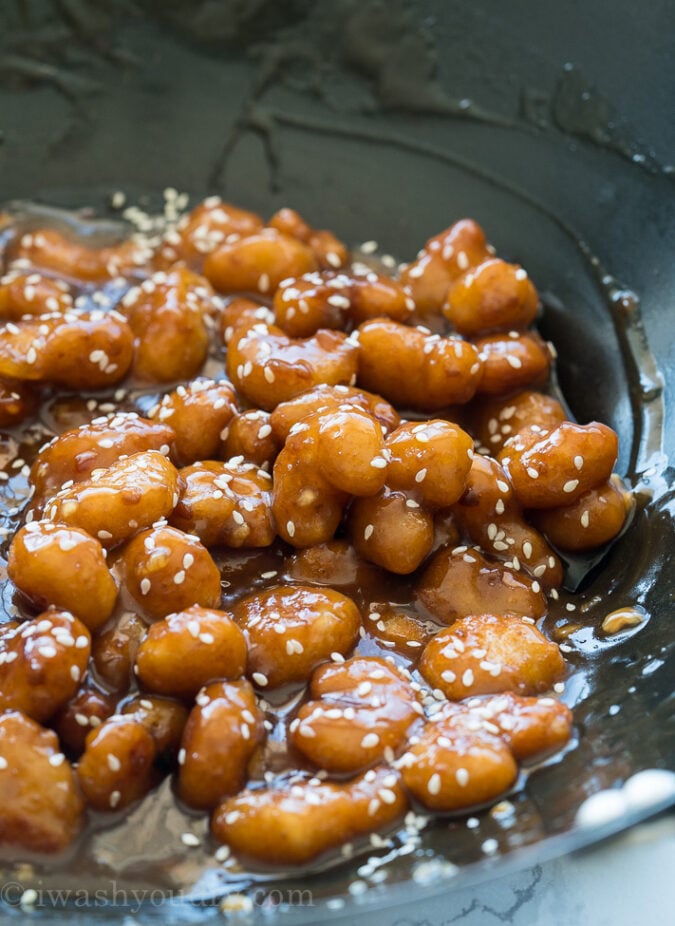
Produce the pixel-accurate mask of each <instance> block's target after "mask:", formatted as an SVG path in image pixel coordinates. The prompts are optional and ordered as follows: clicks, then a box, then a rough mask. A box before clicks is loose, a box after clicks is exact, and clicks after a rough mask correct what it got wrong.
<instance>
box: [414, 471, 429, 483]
mask: <svg viewBox="0 0 675 926" xmlns="http://www.w3.org/2000/svg"><path fill="white" fill-rule="evenodd" d="M426 476H427V470H426V468H423V469H421V470H419V471H418V472H417V473H416V475H415V482H424V480H425V479H426Z"/></svg>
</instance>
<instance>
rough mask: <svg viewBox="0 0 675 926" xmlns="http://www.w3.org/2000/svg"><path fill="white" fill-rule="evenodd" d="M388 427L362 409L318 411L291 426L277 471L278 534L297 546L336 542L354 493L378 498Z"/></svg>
mask: <svg viewBox="0 0 675 926" xmlns="http://www.w3.org/2000/svg"><path fill="white" fill-rule="evenodd" d="M383 449H384V438H383V435H382V428H381V426H380V424H379V422H377V421H376V420H375V419H374V418H373V417H372V416H371V415H369V414H368V413H366V412H364V411H361V409H360V408H358V407H356V406H349V405H347V406H344V407H340V409H338V410H337V411H334V412H331V411H328V412H325V413H323V412H315V413H314V414H312V415H310V416H308V417H307V418H304V419H303V420H302V421H300V423H299V424H297V425H294V427H293V428H291V433H290V434H289V436H288V438H287V440H286V443H285V444H284V447H283V450H282V451H281V453H280V454H279V456H278V457H277V459H276V461H275V464H274V471H273V483H274V489H273V501H272V512H273V514H274V518H275V520H276V525H277V532H278V534H279V536H280V537H282V538H283V539H284V540H285V541H286V542H287V543H290V544H292V545H293V546H295V547H305V546H312V545H314V544H317V543H323V542H324V541H326V540H330V539H331V538H332V537H333V535H334V533H335V531H336V529H337V527H338V525H339V523H340V520H341V518H342V513H343V509H344V507H345V504H346V503H347V500H348V498H349V496H350V495H358V496H361V495H374V494H375V493H376V492H378V491H379V489H381V488H382V486H383V485H384V481H385V478H386V467H387V462H386V460H385V458H384V456H383V455H382V451H383Z"/></svg>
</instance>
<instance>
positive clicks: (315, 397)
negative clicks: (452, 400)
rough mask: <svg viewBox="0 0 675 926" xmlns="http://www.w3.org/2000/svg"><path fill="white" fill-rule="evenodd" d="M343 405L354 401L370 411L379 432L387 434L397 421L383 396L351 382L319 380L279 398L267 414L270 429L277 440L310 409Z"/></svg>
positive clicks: (363, 409)
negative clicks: (340, 383) (289, 396)
mask: <svg viewBox="0 0 675 926" xmlns="http://www.w3.org/2000/svg"><path fill="white" fill-rule="evenodd" d="M345 405H354V406H356V407H357V408H360V409H361V410H362V411H364V412H367V413H368V414H370V415H372V416H373V418H375V419H376V420H377V421H379V423H380V425H381V426H382V432H383V434H385V435H386V434H388V433H389V432H390V431H393V430H394V428H396V427H398V425H399V424H400V423H401V419H400V416H399V414H398V412H397V411H396V409H395V408H394V406H393V405H390V404H389V402H387V401H386V400H385V399H383V398H382V397H381V396H379V395H374V394H373V393H372V392H366V391H365V390H364V389H354V388H353V387H352V386H327V385H324V384H320V385H318V386H314V387H313V388H312V389H308V390H307V392H303V393H301V394H300V395H298V396H296V397H295V398H294V399H289V400H288V401H287V402H280V403H279V405H277V407H276V408H275V409H274V411H273V412H272V414H271V415H270V424H271V425H272V433H273V434H274V436H275V437H276V438H277V439H278V440H279V441H281V442H283V441H285V440H286V438H287V437H288V435H289V434H290V433H291V428H292V427H293V426H294V425H296V424H300V422H301V421H303V420H304V419H305V418H307V417H308V416H309V415H311V414H312V413H313V412H328V411H337V410H338V409H341V408H342V406H345Z"/></svg>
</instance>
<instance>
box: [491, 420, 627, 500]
mask: <svg viewBox="0 0 675 926" xmlns="http://www.w3.org/2000/svg"><path fill="white" fill-rule="evenodd" d="M617 452H618V438H617V435H616V433H615V432H614V431H613V430H612V429H611V428H609V427H607V425H606V424H600V423H599V422H597V421H592V422H591V423H590V424H575V423H574V422H572V421H563V422H562V424H559V425H558V426H557V427H555V428H554V429H553V430H552V431H548V432H547V431H541V430H540V429H539V428H537V427H536V426H535V427H534V428H528V429H526V430H523V431H520V432H519V433H518V434H517V435H516V436H515V437H513V438H511V439H509V440H508V441H507V442H506V444H505V445H504V449H503V450H502V452H501V453H500V455H499V460H500V462H501V464H502V465H503V466H504V468H505V469H506V471H507V473H508V474H509V476H510V478H511V483H512V485H513V488H514V490H515V493H516V495H517V496H518V499H519V501H520V503H521V504H522V505H523V507H524V508H558V507H559V506H561V505H571V504H572V503H573V502H576V501H577V500H578V499H579V498H580V497H581V496H582V495H583V494H584V493H585V492H588V490H589V489H594V488H595V487H596V486H599V485H602V484H603V483H605V482H606V481H607V480H608V479H609V477H610V476H611V474H612V469H613V468H614V464H615V463H616V456H617Z"/></svg>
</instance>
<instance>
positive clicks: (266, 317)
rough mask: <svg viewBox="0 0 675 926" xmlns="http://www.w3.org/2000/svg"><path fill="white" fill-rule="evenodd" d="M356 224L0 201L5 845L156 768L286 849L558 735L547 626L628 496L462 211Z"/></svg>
mask: <svg viewBox="0 0 675 926" xmlns="http://www.w3.org/2000/svg"><path fill="white" fill-rule="evenodd" d="M372 250H373V248H372V247H366V246H364V248H363V250H362V252H361V253H360V255H359V256H358V257H357V258H356V259H353V258H352V255H351V254H350V253H349V251H348V250H347V248H346V247H345V245H344V244H342V243H341V242H340V241H339V240H338V239H337V238H336V237H335V236H334V235H333V234H331V233H330V232H327V231H317V230H315V229H313V228H311V227H310V226H309V225H308V224H307V223H306V222H305V221H304V220H303V219H302V218H301V217H300V216H299V215H298V214H297V213H296V212H294V211H292V210H290V209H282V210H280V211H279V212H277V213H276V214H275V215H273V216H272V218H271V219H270V220H269V221H268V222H267V223H264V222H263V220H262V219H261V218H260V217H259V216H258V215H255V214H254V213H251V212H247V211H244V210H242V209H238V208H235V207H234V206H232V205H229V204H225V203H223V202H221V200H220V199H218V198H215V197H212V198H209V199H207V200H205V201H204V202H203V203H201V204H200V205H198V206H197V207H196V208H195V209H194V210H193V211H192V212H190V213H189V214H186V215H184V216H183V217H179V216H176V221H174V222H171V223H169V226H168V227H167V228H166V229H165V231H164V233H163V234H162V235H161V238H160V239H159V240H151V241H149V240H148V238H147V236H144V235H142V234H134V235H131V236H130V237H129V238H128V239H126V240H124V241H121V242H118V243H113V244H111V245H106V246H104V247H93V246H92V245H91V244H90V243H87V242H86V241H83V240H76V239H75V238H73V237H69V236H68V235H67V234H65V233H64V232H63V231H62V230H60V229H59V228H56V227H44V228H37V229H36V228H33V229H32V230H30V231H26V230H25V229H22V228H19V227H18V226H17V228H16V229H15V230H14V231H13V232H12V229H11V227H10V234H9V235H6V243H5V248H4V255H3V256H4V269H5V276H4V277H2V279H1V280H0V322H1V328H0V427H1V428H2V429H4V430H3V433H4V434H5V435H7V436H8V440H10V438H11V439H12V440H14V441H15V443H16V442H17V441H21V435H24V436H25V435H26V434H28V433H30V432H31V428H33V429H34V427H35V423H36V422H39V421H40V420H42V421H43V422H44V421H49V422H50V427H51V428H52V434H53V439H51V440H48V441H46V442H40V444H41V445H39V446H36V447H34V450H33V454H32V458H30V459H29V457H28V452H26V454H25V456H24V458H20V459H19V460H18V462H17V459H16V456H15V457H14V459H13V460H12V459H10V458H9V457H8V458H7V460H6V467H5V469H6V473H5V474H4V475H5V480H6V481H7V480H9V479H10V478H14V477H15V476H17V474H18V472H19V471H23V472H25V477H26V478H27V480H28V483H29V485H30V494H29V497H28V500H27V501H26V503H25V505H24V506H23V507H22V509H21V511H18V512H17V519H15V520H16V523H15V524H14V526H13V527H12V528H11V530H8V531H6V533H7V557H8V563H7V572H8V576H9V579H8V581H9V582H10V583H11V588H12V594H13V604H12V613H11V614H10V615H9V617H10V618H11V619H8V620H7V621H5V622H4V623H2V624H0V843H4V844H8V845H10V846H12V847H15V849H16V851H17V852H20V851H21V850H26V851H28V852H33V851H36V852H42V853H45V852H46V853H58V852H60V851H62V850H64V849H65V848H66V847H67V846H69V845H70V844H71V842H72V841H73V840H75V839H76V838H78V835H79V834H81V833H82V832H83V831H84V828H85V823H86V819H87V815H88V814H91V813H94V812H98V813H103V814H107V815H109V816H110V819H111V820H114V819H119V817H120V815H123V814H124V813H125V812H128V811H127V809H128V808H129V807H130V806H131V805H132V804H134V802H138V801H142V800H143V799H144V797H146V796H147V795H148V794H149V793H150V792H151V791H152V790H153V789H154V788H156V787H157V785H158V784H159V782H160V781H161V780H162V779H163V778H165V777H166V776H167V775H171V776H173V777H174V781H175V795H176V800H177V801H179V802H180V803H181V804H183V805H185V806H187V807H188V808H191V809H193V810H195V811H199V812H202V813H204V814H210V815H211V816H210V819H211V833H212V838H213V841H214V848H215V847H216V846H217V845H218V844H225V845H227V846H228V847H229V848H230V850H231V852H232V853H234V854H235V856H236V857H237V858H238V859H241V860H242V862H244V863H246V864H249V865H260V864H264V865H284V866H286V865H289V864H301V863H307V862H310V861H313V860H315V859H317V858H319V857H322V856H323V855H324V853H327V852H329V851H331V850H336V849H337V850H339V848H340V847H341V846H343V845H344V844H345V843H352V842H353V841H357V842H358V840H359V838H361V837H366V836H369V835H370V834H373V833H378V832H380V833H381V832H384V831H391V830H392V829H393V828H395V827H396V825H397V824H398V822H399V821H400V820H401V819H403V817H404V816H405V814H406V813H407V812H409V811H410V809H411V808H412V809H413V810H414V811H415V812H417V813H419V812H430V813H431V814H445V813H450V812H453V813H457V812H461V811H463V810H465V809H469V808H475V807H476V806H480V805H485V804H487V803H489V802H493V801H495V800H496V799H498V798H499V797H500V796H502V795H504V794H505V793H507V792H508V791H509V789H510V788H511V787H512V786H513V785H514V783H515V782H516V779H517V777H518V774H519V766H520V765H521V763H529V762H532V761H534V760H539V759H540V758H541V757H542V756H546V755H547V754H549V753H551V752H554V751H556V750H559V749H560V748H562V747H563V746H564V745H565V744H566V743H567V742H568V740H569V738H570V735H571V724H572V718H571V713H570V711H569V709H568V708H567V707H566V706H565V705H564V704H563V703H562V702H561V701H560V700H558V698H557V697H556V694H557V693H559V692H560V691H561V690H562V688H563V686H562V684H561V683H562V680H563V679H564V677H565V673H566V666H565V661H564V658H563V654H562V653H561V651H560V648H559V646H558V645H557V644H556V643H555V642H552V641H551V640H549V639H547V637H546V636H545V635H544V634H543V633H542V631H541V630H540V629H538V625H539V626H540V625H541V619H542V618H543V617H544V616H545V615H546V613H547V609H548V607H549V604H550V603H551V602H552V601H555V600H556V599H557V597H558V591H557V590H558V588H559V587H560V586H561V583H562V580H563V564H562V562H561V559H560V554H561V553H562V554H564V553H565V552H567V551H573V552H578V551H585V550H590V549H595V548H597V547H599V546H601V545H603V544H605V543H607V542H608V541H609V540H611V539H612V538H613V537H614V536H615V535H616V534H617V533H618V532H619V531H620V530H621V528H622V526H623V524H624V522H625V519H626V514H627V501H626V499H627V494H626V492H625V491H624V489H623V487H622V485H621V483H620V481H619V480H618V478H617V477H616V476H613V467H614V465H615V461H616V457H617V437H616V434H615V433H614V432H613V431H612V430H611V429H610V428H609V427H607V426H605V425H603V424H600V423H597V422H591V423H589V424H577V423H576V422H574V421H571V420H569V419H568V416H567V414H566V412H565V409H564V408H563V406H562V405H561V404H560V402H559V401H558V400H557V399H556V398H554V397H553V396H552V395H550V394H549V393H548V392H547V391H546V389H547V385H548V382H549V372H550V368H551V364H552V359H553V348H552V346H551V345H550V344H547V343H546V342H545V341H544V340H543V339H542V338H541V337H540V336H539V334H538V333H537V331H536V329H535V328H534V327H533V325H534V322H535V320H536V316H537V312H538V309H539V297H538V294H537V291H536V289H535V287H534V285H533V283H532V282H531V280H530V279H529V277H528V275H527V273H526V271H525V270H524V269H523V268H522V267H520V266H518V265H516V264H513V263H509V262H507V261H505V260H502V259H500V258H499V257H496V256H495V252H494V249H493V248H491V247H490V246H489V245H488V243H487V241H486V238H485V235H484V233H483V231H482V229H481V228H480V227H479V226H478V225H477V224H476V223H475V222H473V221H471V220H462V221H459V222H457V223H456V224H454V225H452V226H451V227H450V228H448V229H446V230H445V231H443V232H441V233H440V234H438V235H436V236H435V237H433V238H431V239H430V240H429V241H428V242H427V243H426V245H425V246H424V248H423V249H422V250H421V251H420V253H419V254H418V256H417V258H416V259H415V260H413V261H412V262H411V263H409V264H407V265H403V266H401V267H399V268H398V271H397V272H395V268H391V263H392V261H391V260H389V261H384V262H378V261H377V259H376V258H375V256H374V255H372V256H369V255H368V252H370V251H372ZM41 416H42V417H41ZM12 435H13V437H12ZM3 446H5V445H3ZM25 446H27V445H26V444H22V447H25ZM10 597H11V596H10Z"/></svg>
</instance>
